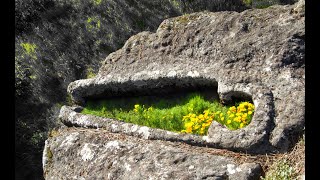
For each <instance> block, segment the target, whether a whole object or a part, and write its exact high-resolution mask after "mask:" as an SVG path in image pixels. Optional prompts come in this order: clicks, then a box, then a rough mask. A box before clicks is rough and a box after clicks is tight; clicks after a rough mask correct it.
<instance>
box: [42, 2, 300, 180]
mask: <svg viewBox="0 0 320 180" xmlns="http://www.w3.org/2000/svg"><path fill="white" fill-rule="evenodd" d="M304 22H305V18H304V1H299V2H298V3H297V4H294V5H286V6H279V5H278V6H272V7H269V8H266V9H251V10H246V11H243V12H241V13H238V12H233V11H223V12H215V13H211V12H199V13H193V14H188V15H184V16H180V17H176V18H170V19H167V20H165V21H163V22H162V23H161V25H160V26H159V28H158V29H157V31H156V32H155V33H151V32H141V33H139V34H137V35H135V36H132V37H131V38H129V39H128V41H127V42H126V43H125V45H124V46H123V47H122V48H121V49H119V50H118V51H116V52H114V53H111V54H110V55H109V56H108V57H107V58H106V59H105V61H104V62H103V63H102V66H101V68H100V71H99V73H98V75H97V76H96V77H94V78H92V79H85V80H78V81H75V82H72V83H71V84H70V85H69V87H68V92H69V93H70V95H71V97H72V99H73V101H74V102H75V103H76V104H78V105H84V104H85V102H86V100H88V99H90V98H108V97H113V96H122V95H127V94H138V95H139V94H141V95H143V94H153V93H160V94H161V93H170V92H174V91H175V90H176V89H179V90H181V89H182V90H183V89H190V88H194V87H199V86H207V85H216V86H217V87H218V88H217V93H218V94H219V97H220V100H221V101H222V102H224V103H226V104H227V103H231V102H233V101H235V99H248V98H249V99H250V100H252V101H253V103H254V105H255V112H254V116H253V119H252V122H251V123H250V124H249V125H248V126H246V127H245V128H242V129H239V130H235V131H230V130H228V129H226V128H225V127H223V126H221V125H219V124H218V123H215V122H214V123H212V124H211V126H210V128H209V131H208V134H207V136H193V135H179V134H177V133H170V132H167V131H162V130H157V129H152V128H147V127H142V126H138V125H133V124H129V123H124V122H120V121H115V120H112V119H109V118H100V117H94V116H92V115H83V114H81V113H79V111H80V110H81V108H74V107H68V106H63V107H62V109H61V111H60V116H59V119H60V120H61V121H62V122H63V123H64V124H65V125H66V126H68V127H66V128H65V129H60V130H59V133H57V134H56V135H54V136H52V137H49V138H48V140H47V141H46V145H45V149H44V153H43V167H44V174H45V178H46V179H65V178H66V177H67V178H69V179H81V178H82V179H148V178H149V179H161V178H162V179H206V178H208V179H259V176H260V175H261V167H260V165H259V164H256V163H244V164H237V163H235V159H233V158H232V157H225V156H223V155H212V154H210V153H207V152H209V151H210V149H213V148H220V149H228V150H233V151H245V152H248V153H267V152H285V151H288V149H289V148H290V147H291V146H293V145H294V144H295V143H296V142H297V138H298V137H299V136H300V135H301V134H302V133H303V131H304V122H305V84H304V83H305V49H304V48H305V43H304V37H305V29H304ZM71 126H76V127H77V128H72V127H71ZM187 144H188V145H187ZM203 146H208V147H203ZM186 147H188V148H186ZM199 149H201V151H198V150H199Z"/></svg>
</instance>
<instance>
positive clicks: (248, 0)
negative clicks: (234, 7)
mask: <svg viewBox="0 0 320 180" xmlns="http://www.w3.org/2000/svg"><path fill="white" fill-rule="evenodd" d="M242 2H243V3H244V4H245V5H247V6H249V7H251V6H252V0H243V1H242Z"/></svg>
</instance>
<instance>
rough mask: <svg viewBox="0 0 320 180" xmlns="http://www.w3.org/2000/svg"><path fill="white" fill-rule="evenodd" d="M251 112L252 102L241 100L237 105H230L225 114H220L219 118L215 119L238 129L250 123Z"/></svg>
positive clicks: (252, 109) (252, 108)
mask: <svg viewBox="0 0 320 180" xmlns="http://www.w3.org/2000/svg"><path fill="white" fill-rule="evenodd" d="M253 112H254V105H253V104H252V103H249V102H242V103H240V104H239V105H238V106H237V107H235V106H232V107H230V108H229V109H228V111H227V114H226V116H223V115H221V114H220V119H217V121H218V122H220V123H222V124H225V125H226V126H227V127H228V128H230V129H239V128H243V127H244V126H246V125H248V124H249V123H250V121H251V119H252V115H253Z"/></svg>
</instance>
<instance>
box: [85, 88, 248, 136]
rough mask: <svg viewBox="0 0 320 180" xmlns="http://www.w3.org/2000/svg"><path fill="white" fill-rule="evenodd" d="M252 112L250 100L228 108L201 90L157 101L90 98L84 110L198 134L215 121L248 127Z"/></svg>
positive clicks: (229, 126)
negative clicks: (93, 99) (96, 100)
mask: <svg viewBox="0 0 320 180" xmlns="http://www.w3.org/2000/svg"><path fill="white" fill-rule="evenodd" d="M253 112H254V106H253V104H251V103H249V102H242V103H240V104H239V105H238V106H237V107H236V106H231V107H228V106H223V105H221V104H220V103H219V102H218V101H217V100H214V101H209V100H205V99H204V97H203V96H201V94H199V93H191V94H188V95H187V96H185V97H182V98H178V99H174V100H170V99H158V101H156V102H155V101H153V102H152V101H151V102H150V100H148V99H146V97H142V98H137V97H136V98H131V99H130V100H128V99H127V100H125V99H112V100H103V101H99V102H94V101H89V102H88V103H87V105H86V107H85V108H84V109H83V111H82V113H84V114H93V115H97V116H102V117H109V118H115V119H118V120H123V121H125V122H130V123H134V124H139V125H144V126H149V127H152V128H160V129H165V130H169V131H175V132H182V133H192V134H198V135H205V134H207V131H208V128H209V126H210V124H211V122H212V121H213V120H214V121H217V122H219V123H221V124H223V125H225V126H226V127H227V128H229V129H230V130H235V129H239V128H242V127H245V126H246V125H248V124H249V123H250V121H251V119H252V115H253Z"/></svg>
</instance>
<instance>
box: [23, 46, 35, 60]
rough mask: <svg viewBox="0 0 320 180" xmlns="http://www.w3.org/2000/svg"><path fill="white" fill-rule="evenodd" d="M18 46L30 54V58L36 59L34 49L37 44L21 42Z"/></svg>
mask: <svg viewBox="0 0 320 180" xmlns="http://www.w3.org/2000/svg"><path fill="white" fill-rule="evenodd" d="M20 46H21V47H22V48H23V52H24V53H25V54H27V55H28V56H30V57H31V58H32V59H37V56H36V49H37V45H35V44H33V43H21V44H20Z"/></svg>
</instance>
